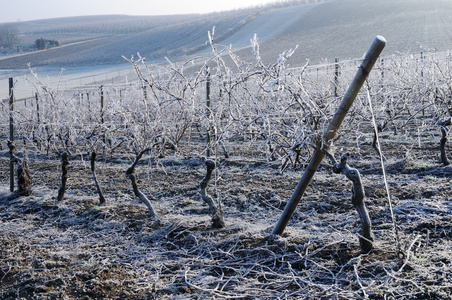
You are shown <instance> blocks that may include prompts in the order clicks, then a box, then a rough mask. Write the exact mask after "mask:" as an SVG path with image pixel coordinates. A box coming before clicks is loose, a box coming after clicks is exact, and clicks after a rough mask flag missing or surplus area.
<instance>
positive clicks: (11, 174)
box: [9, 78, 14, 193]
mask: <svg viewBox="0 0 452 300" xmlns="http://www.w3.org/2000/svg"><path fill="white" fill-rule="evenodd" d="M13 111H14V81H13V78H9V140H10V141H11V143H14V118H13ZM10 152H11V153H10V154H11V155H10V160H9V191H10V192H11V193H12V192H14V150H12V149H11V150H10Z"/></svg>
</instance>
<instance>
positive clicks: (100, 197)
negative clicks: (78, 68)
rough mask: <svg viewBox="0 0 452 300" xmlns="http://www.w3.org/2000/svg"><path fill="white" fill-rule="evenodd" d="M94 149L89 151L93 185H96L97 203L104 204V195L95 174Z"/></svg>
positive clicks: (95, 154)
mask: <svg viewBox="0 0 452 300" xmlns="http://www.w3.org/2000/svg"><path fill="white" fill-rule="evenodd" d="M96 156H97V153H96V151H93V152H91V173H92V174H93V180H94V185H95V186H96V190H97V194H98V195H99V205H103V204H105V202H106V201H105V197H104V193H103V192H102V189H101V188H100V185H99V182H98V181H97V176H96Z"/></svg>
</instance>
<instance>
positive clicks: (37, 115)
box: [35, 93, 41, 123]
mask: <svg viewBox="0 0 452 300" xmlns="http://www.w3.org/2000/svg"><path fill="white" fill-rule="evenodd" d="M35 100H36V117H37V119H38V123H41V117H40V115H39V97H38V93H35Z"/></svg>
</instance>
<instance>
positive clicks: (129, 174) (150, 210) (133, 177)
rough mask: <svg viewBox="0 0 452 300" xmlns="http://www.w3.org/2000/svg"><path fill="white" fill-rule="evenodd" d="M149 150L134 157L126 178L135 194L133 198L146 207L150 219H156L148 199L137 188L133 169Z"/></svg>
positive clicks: (142, 151)
mask: <svg viewBox="0 0 452 300" xmlns="http://www.w3.org/2000/svg"><path fill="white" fill-rule="evenodd" d="M151 149H152V147H149V148H146V149H143V150H141V151H140V152H139V153H138V154H137V155H136V156H135V160H134V161H133V163H132V164H131V165H130V166H129V167H128V168H127V170H126V176H127V177H128V178H129V179H130V182H131V183H132V188H133V193H134V194H135V196H136V197H137V198H138V199H140V201H141V202H143V203H144V204H145V205H146V206H147V208H148V210H149V215H150V216H151V217H152V218H157V214H156V213H155V211H154V208H153V207H152V205H151V202H149V199H148V198H147V197H146V195H145V194H143V193H142V192H141V191H140V189H139V188H138V184H137V177H136V176H135V167H136V165H137V164H138V161H139V160H140V159H141V157H142V156H143V155H144V153H146V152H147V151H150V150H151Z"/></svg>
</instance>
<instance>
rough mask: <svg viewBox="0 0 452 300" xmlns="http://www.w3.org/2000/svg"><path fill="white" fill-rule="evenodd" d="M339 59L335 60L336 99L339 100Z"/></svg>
mask: <svg viewBox="0 0 452 300" xmlns="http://www.w3.org/2000/svg"><path fill="white" fill-rule="evenodd" d="M338 62H339V59H338V58H337V57H336V58H335V59H334V97H335V98H337V87H338V85H339V63H338Z"/></svg>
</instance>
